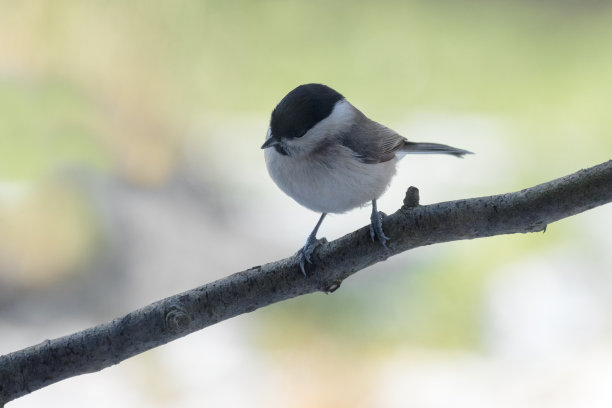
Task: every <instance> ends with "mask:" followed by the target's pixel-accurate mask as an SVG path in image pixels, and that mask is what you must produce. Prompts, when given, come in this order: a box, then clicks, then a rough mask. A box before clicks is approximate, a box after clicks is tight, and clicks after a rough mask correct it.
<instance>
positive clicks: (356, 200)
mask: <svg viewBox="0 0 612 408" xmlns="http://www.w3.org/2000/svg"><path fill="white" fill-rule="evenodd" d="M264 154H265V159H266V166H267V168H268V172H269V173H270V176H271V177H272V179H273V180H274V182H275V183H276V184H277V185H278V186H279V187H280V189H281V190H283V191H284V192H285V193H286V194H287V195H289V196H290V197H292V198H293V199H294V200H295V201H297V202H298V203H299V204H301V205H303V206H304V207H306V208H309V209H311V210H313V211H316V212H320V213H324V212H325V213H342V212H345V211H348V210H351V209H353V208H356V207H359V206H361V205H364V204H367V203H369V202H370V201H372V200H375V199H378V198H379V197H380V196H381V195H382V194H383V193H384V192H385V190H386V189H387V186H388V185H389V182H390V181H391V178H392V177H393V175H394V174H395V164H396V162H397V159H393V160H389V161H387V162H384V163H378V164H367V163H363V162H361V161H359V160H358V159H357V158H355V155H354V153H353V152H352V151H351V150H350V149H348V148H347V147H344V146H341V145H337V144H336V145H332V146H327V147H325V149H324V150H323V151H319V152H318V153H317V155H316V158H315V159H313V157H312V156H306V157H299V158H296V157H289V156H284V155H281V154H279V153H278V152H277V151H276V150H275V149H272V148H271V149H266V150H265V152H264ZM317 158H318V159H317Z"/></svg>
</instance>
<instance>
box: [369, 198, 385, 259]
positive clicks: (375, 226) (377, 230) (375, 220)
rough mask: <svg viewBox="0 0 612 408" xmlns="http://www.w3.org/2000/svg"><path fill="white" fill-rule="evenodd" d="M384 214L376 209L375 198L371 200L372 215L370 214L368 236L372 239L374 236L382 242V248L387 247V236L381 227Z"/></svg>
mask: <svg viewBox="0 0 612 408" xmlns="http://www.w3.org/2000/svg"><path fill="white" fill-rule="evenodd" d="M384 216H385V215H384V214H383V213H382V212H379V211H378V210H377V209H376V200H372V215H371V216H370V221H371V223H370V237H371V238H372V241H374V238H376V239H378V241H379V242H380V243H381V244H382V246H383V247H384V248H387V241H388V240H389V237H388V236H386V235H385V232H384V231H383V227H382V219H383V217H384Z"/></svg>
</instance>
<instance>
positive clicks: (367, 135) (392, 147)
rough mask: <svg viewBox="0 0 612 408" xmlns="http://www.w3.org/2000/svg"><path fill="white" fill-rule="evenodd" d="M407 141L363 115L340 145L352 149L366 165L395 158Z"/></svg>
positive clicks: (344, 135)
mask: <svg viewBox="0 0 612 408" xmlns="http://www.w3.org/2000/svg"><path fill="white" fill-rule="evenodd" d="M405 142H406V139H405V138H404V137H402V136H400V135H398V134H397V133H395V132H394V131H393V130H391V129H389V128H388V127H385V126H383V125H381V124H380V123H377V122H374V121H372V120H369V119H368V118H367V117H365V116H364V115H363V114H361V115H360V117H359V118H358V119H357V121H356V123H355V125H354V126H352V127H351V129H350V130H349V131H348V132H346V133H343V134H342V135H340V143H341V144H342V145H343V146H345V147H348V148H349V149H351V150H352V151H353V152H354V153H355V156H356V157H357V158H358V159H359V160H361V161H362V162H364V163H371V164H375V163H382V162H386V161H389V160H391V159H393V158H394V157H395V152H396V151H397V150H399V149H401V148H402V147H403V146H404V143H405Z"/></svg>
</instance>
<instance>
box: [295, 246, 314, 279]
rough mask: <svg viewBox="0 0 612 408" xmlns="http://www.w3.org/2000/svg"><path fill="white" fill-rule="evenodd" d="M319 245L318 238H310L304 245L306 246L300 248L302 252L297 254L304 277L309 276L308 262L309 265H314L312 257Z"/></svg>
mask: <svg viewBox="0 0 612 408" xmlns="http://www.w3.org/2000/svg"><path fill="white" fill-rule="evenodd" d="M318 245H319V241H318V240H317V239H316V238H313V239H311V238H310V237H308V240H306V243H305V244H304V246H303V247H302V248H300V250H299V251H298V253H297V256H298V259H299V264H300V270H301V271H302V274H304V276H306V277H307V276H308V274H306V262H308V263H309V264H312V260H311V259H310V255H312V253H313V251H314V250H315V248H316V247H317V246H318Z"/></svg>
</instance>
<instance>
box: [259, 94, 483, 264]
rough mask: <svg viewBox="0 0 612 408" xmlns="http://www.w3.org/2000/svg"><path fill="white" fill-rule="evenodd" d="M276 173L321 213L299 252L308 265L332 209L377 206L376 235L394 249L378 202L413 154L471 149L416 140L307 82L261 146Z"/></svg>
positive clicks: (277, 111) (280, 109)
mask: <svg viewBox="0 0 612 408" xmlns="http://www.w3.org/2000/svg"><path fill="white" fill-rule="evenodd" d="M261 148H262V149H265V151H264V156H265V160H266V166H267V168H268V172H269V173H270V177H271V178H272V180H274V182H275V183H276V184H277V185H278V187H280V189H281V190H283V191H284V192H285V193H286V194H288V195H289V196H290V197H291V198H293V199H294V200H295V201H297V202H298V203H299V204H301V205H303V206H304V207H306V208H309V209H311V210H313V211H316V212H319V213H321V217H320V218H319V221H318V222H317V225H316V226H315V228H314V230H313V231H312V232H311V233H310V235H309V236H308V238H307V239H306V243H305V244H304V246H303V247H302V248H301V249H300V250H299V251H298V256H299V263H300V269H301V270H302V273H303V274H304V275H306V270H305V264H306V262H308V263H312V262H311V259H310V255H311V254H312V252H313V251H314V249H315V248H316V246H317V244H318V241H317V238H316V235H317V231H318V230H319V227H320V226H321V223H322V222H323V219H324V218H325V216H326V215H327V213H343V212H346V211H348V210H351V209H353V208H356V207H359V206H362V205H364V204H367V203H369V202H371V203H372V215H371V217H370V236H371V237H372V240H374V238H376V239H378V241H379V242H380V243H381V244H382V245H383V247H385V248H386V247H387V245H386V242H387V241H388V240H389V238H388V237H387V236H386V235H385V233H384V231H383V228H382V214H381V213H379V212H378V211H377V209H376V200H377V199H378V198H379V197H380V196H381V195H382V194H383V193H384V191H385V190H386V189H387V186H388V185H389V183H390V181H391V178H392V177H393V175H394V174H395V166H396V164H397V162H398V160H399V159H401V158H402V157H403V156H404V155H405V154H407V153H442V154H450V155H453V156H457V157H462V156H463V155H465V154H470V153H471V152H469V151H467V150H463V149H457V148H455V147H451V146H446V145H443V144H437V143H415V142H409V141H408V140H406V139H405V138H404V137H403V136H400V135H398V134H397V133H396V132H394V131H393V130H391V129H389V128H387V127H385V126H383V125H381V124H380V123H377V122H374V121H373V120H370V119H368V118H367V117H366V116H365V115H364V114H363V113H361V111H359V110H358V109H357V108H355V107H354V106H353V105H351V103H350V102H348V101H347V100H346V99H345V98H344V97H343V96H342V95H341V94H340V93H338V92H336V91H335V90H333V89H332V88H330V87H328V86H326V85H322V84H306V85H300V86H298V87H297V88H295V89H294V90H292V91H291V92H289V93H288V94H287V95H286V96H285V97H284V98H283V99H282V100H281V101H280V102H279V104H278V105H277V106H276V108H274V110H273V111H272V117H271V119H270V128H269V129H268V134H267V136H266V141H265V143H264V144H263V146H261Z"/></svg>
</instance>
